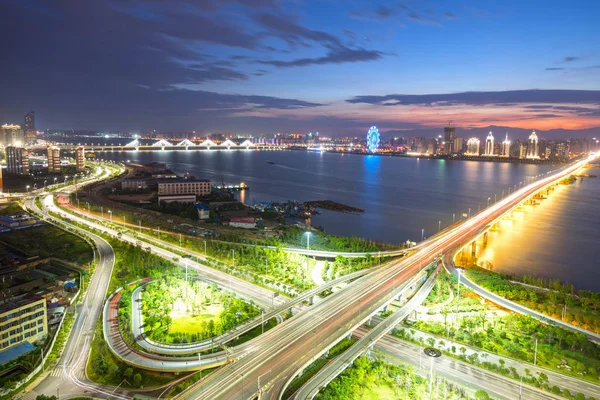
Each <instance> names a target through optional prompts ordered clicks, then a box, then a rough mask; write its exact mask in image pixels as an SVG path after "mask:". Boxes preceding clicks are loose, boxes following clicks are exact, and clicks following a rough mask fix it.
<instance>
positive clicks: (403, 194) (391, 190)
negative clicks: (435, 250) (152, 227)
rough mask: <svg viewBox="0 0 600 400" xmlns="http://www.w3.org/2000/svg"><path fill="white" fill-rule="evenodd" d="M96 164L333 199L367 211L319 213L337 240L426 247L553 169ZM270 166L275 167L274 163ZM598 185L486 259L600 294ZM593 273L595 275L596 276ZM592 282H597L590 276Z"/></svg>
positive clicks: (582, 189)
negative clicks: (425, 241)
mask: <svg viewBox="0 0 600 400" xmlns="http://www.w3.org/2000/svg"><path fill="white" fill-rule="evenodd" d="M98 157H99V158H105V159H114V160H120V161H125V160H130V161H132V162H138V163H148V162H151V161H156V162H163V163H166V164H167V165H168V166H169V167H170V168H171V169H172V170H173V171H175V172H176V173H178V174H184V173H188V172H189V173H190V174H192V175H194V176H196V177H198V178H207V179H211V180H212V181H213V182H214V183H218V182H221V181H222V180H223V181H224V182H225V183H239V182H241V181H243V182H245V183H246V184H247V185H248V186H249V187H250V190H249V191H247V192H245V193H242V194H241V195H240V196H241V200H242V201H244V202H245V203H247V204H254V203H258V202H261V201H285V200H298V201H307V200H323V199H328V200H333V201H337V202H340V203H344V204H347V205H350V206H353V207H358V208H362V209H364V210H365V213H364V214H358V215H354V214H342V213H337V212H331V211H322V213H321V214H320V215H316V216H314V217H313V219H312V221H311V223H312V224H313V225H318V226H322V227H323V228H324V229H325V231H326V232H328V233H332V234H336V235H356V236H361V237H365V238H368V239H372V240H376V241H381V242H388V243H400V242H403V241H406V240H413V241H419V240H421V236H422V234H424V235H425V236H426V237H427V236H429V235H431V234H434V233H435V232H437V231H438V228H439V227H440V226H441V227H442V228H444V227H445V226H448V225H449V224H451V223H452V221H453V219H456V220H457V221H458V220H459V219H460V218H461V216H462V214H463V213H466V214H468V213H469V208H470V212H471V213H475V212H477V210H478V209H479V208H480V207H485V206H486V204H487V202H488V198H489V199H490V200H489V201H490V202H493V201H494V199H495V198H497V199H500V197H501V196H502V195H503V193H504V194H506V193H507V192H508V190H509V188H511V189H510V190H513V188H514V186H515V185H517V186H518V185H519V184H520V182H525V181H526V180H527V179H532V177H534V176H536V175H538V174H542V173H545V172H548V171H550V170H552V169H554V168H556V167H555V166H550V165H530V164H511V163H493V162H476V161H445V160H430V159H417V158H405V157H382V156H361V155H350V154H337V153H320V152H307V151H200V152H197V151H189V152H186V151H154V152H127V153H99V154H98ZM267 161H270V162H273V163H274V164H269V163H267ZM598 200H600V181H599V180H597V179H585V180H583V181H578V182H577V183H576V184H574V185H570V186H561V187H560V188H558V189H557V190H556V191H555V192H554V193H553V194H551V195H550V197H549V199H547V200H545V201H543V202H542V204H541V205H539V206H527V207H525V209H524V211H523V212H520V213H515V215H514V218H513V220H511V221H510V222H506V223H505V222H503V223H502V229H500V230H499V231H498V232H494V233H492V234H491V235H490V241H489V243H488V245H487V246H486V248H485V249H483V250H481V251H480V252H479V254H478V255H479V257H480V259H482V260H487V261H490V262H491V263H492V264H493V265H494V269H495V270H497V271H500V272H517V273H529V274H535V275H540V276H546V277H553V278H560V279H561V280H566V281H569V282H572V283H573V284H575V285H576V287H578V288H586V289H588V288H595V289H596V290H600V279H597V277H599V275H600V274H599V273H598V272H597V271H596V267H595V262H596V259H595V257H593V255H594V254H593V253H594V251H593V245H594V244H593V243H591V242H592V241H594V240H595V239H596V240H597V238H598V237H600V228H598V222H600V221H598V217H597V214H596V217H595V219H594V214H593V211H594V208H595V207H596V206H597V204H600V202H599V201H598ZM590 274H591V275H590ZM590 277H594V278H593V279H590Z"/></svg>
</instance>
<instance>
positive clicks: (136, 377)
mask: <svg viewBox="0 0 600 400" xmlns="http://www.w3.org/2000/svg"><path fill="white" fill-rule="evenodd" d="M141 383H142V376H141V375H140V374H135V375H134V376H133V384H134V385H135V386H140V384H141Z"/></svg>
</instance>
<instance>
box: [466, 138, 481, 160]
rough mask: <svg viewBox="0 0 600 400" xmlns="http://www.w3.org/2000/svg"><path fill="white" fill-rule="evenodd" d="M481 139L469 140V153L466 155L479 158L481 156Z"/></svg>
mask: <svg viewBox="0 0 600 400" xmlns="http://www.w3.org/2000/svg"><path fill="white" fill-rule="evenodd" d="M479 144H480V142H479V139H477V138H475V137H472V138H471V139H469V140H467V152H466V153H465V155H467V156H478V155H479Z"/></svg>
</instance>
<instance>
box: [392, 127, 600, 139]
mask: <svg viewBox="0 0 600 400" xmlns="http://www.w3.org/2000/svg"><path fill="white" fill-rule="evenodd" d="M489 131H492V133H493V134H494V136H495V137H496V138H503V137H504V135H505V134H506V133H507V132H508V138H509V139H510V140H515V139H517V138H519V139H527V137H529V134H530V133H531V129H523V128H513V127H510V126H497V125H490V126H487V127H484V128H461V127H458V126H457V127H456V134H455V135H456V136H457V137H462V138H465V139H467V138H470V137H473V136H474V137H478V138H480V139H484V138H485V137H486V136H487V134H488V132H489ZM535 131H536V133H537V135H538V137H539V138H540V139H548V140H557V139H571V138H589V139H591V138H594V137H595V138H600V126H597V127H594V128H588V129H577V130H569V129H551V130H547V131H544V130H540V129H536V130H535ZM381 134H382V135H383V137H385V138H390V137H402V136H403V137H412V136H424V137H436V136H438V135H443V134H444V128H443V127H440V128H418V129H406V130H388V131H383V130H382V131H381Z"/></svg>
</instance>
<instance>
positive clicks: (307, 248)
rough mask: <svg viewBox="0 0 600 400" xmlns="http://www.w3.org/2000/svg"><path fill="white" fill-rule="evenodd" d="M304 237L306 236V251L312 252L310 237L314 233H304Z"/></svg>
mask: <svg viewBox="0 0 600 400" xmlns="http://www.w3.org/2000/svg"><path fill="white" fill-rule="evenodd" d="M304 235H306V250H310V235H312V232H304Z"/></svg>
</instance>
